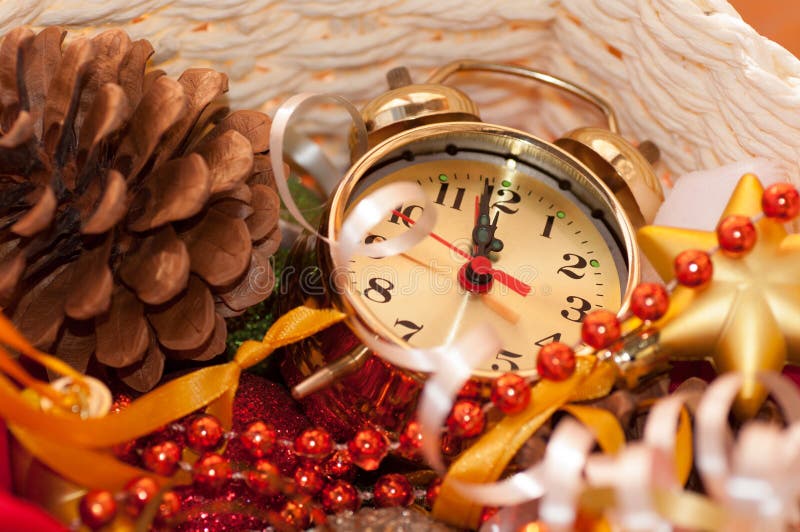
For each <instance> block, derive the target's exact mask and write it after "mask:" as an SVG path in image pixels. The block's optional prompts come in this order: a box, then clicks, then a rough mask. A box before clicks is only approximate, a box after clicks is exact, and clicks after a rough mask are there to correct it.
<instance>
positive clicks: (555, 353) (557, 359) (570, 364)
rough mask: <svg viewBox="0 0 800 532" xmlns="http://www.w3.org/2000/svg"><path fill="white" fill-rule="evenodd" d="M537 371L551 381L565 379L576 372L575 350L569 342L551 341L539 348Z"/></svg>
mask: <svg viewBox="0 0 800 532" xmlns="http://www.w3.org/2000/svg"><path fill="white" fill-rule="evenodd" d="M536 371H538V372H539V376H540V377H541V378H543V379H547V380H549V381H563V380H565V379H568V378H569V377H571V376H572V374H573V373H574V372H575V351H573V350H572V348H571V347H570V346H568V345H567V344H562V343H561V342H551V343H549V344H546V345H545V346H544V347H542V348H541V349H540V350H539V356H538V357H537V358H536Z"/></svg>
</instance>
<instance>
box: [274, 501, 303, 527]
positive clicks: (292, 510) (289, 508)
mask: <svg viewBox="0 0 800 532" xmlns="http://www.w3.org/2000/svg"><path fill="white" fill-rule="evenodd" d="M273 519H275V520H276V521H277V522H276V523H275V527H276V528H277V529H278V530H305V529H307V528H308V527H309V525H310V524H311V514H309V512H308V508H306V506H305V505H304V504H302V503H300V502H297V501H286V504H284V505H283V508H281V511H280V512H278V513H277V514H273Z"/></svg>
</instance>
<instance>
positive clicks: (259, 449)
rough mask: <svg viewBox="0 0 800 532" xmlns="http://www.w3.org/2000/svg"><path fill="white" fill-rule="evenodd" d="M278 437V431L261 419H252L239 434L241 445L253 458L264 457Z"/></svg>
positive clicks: (270, 450)
mask: <svg viewBox="0 0 800 532" xmlns="http://www.w3.org/2000/svg"><path fill="white" fill-rule="evenodd" d="M277 439H278V433H277V432H276V431H275V429H274V428H272V426H271V425H267V424H266V423H264V422H263V421H254V422H253V423H250V424H249V425H247V428H245V429H244V432H242V433H241V434H240V435H239V441H241V442H242V446H243V447H244V448H245V449H247V452H249V453H250V455H251V456H252V457H253V458H264V457H265V456H267V455H268V454H269V453H270V452H272V449H273V448H274V447H275V442H276V440H277Z"/></svg>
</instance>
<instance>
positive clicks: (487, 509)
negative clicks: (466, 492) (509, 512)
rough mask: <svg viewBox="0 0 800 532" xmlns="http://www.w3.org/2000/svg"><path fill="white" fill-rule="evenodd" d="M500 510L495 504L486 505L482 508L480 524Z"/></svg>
mask: <svg viewBox="0 0 800 532" xmlns="http://www.w3.org/2000/svg"><path fill="white" fill-rule="evenodd" d="M499 510H500V508H496V507H494V506H484V507H483V509H482V510H481V517H480V524H483V523H485V522H486V521H488V520H489V519H491V518H492V517H494V516H495V515H497V512H498V511H499Z"/></svg>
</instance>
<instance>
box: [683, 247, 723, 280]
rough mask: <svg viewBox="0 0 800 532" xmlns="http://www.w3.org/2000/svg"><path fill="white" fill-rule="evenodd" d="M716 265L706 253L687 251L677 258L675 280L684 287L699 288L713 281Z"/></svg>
mask: <svg viewBox="0 0 800 532" xmlns="http://www.w3.org/2000/svg"><path fill="white" fill-rule="evenodd" d="M713 273H714V263H712V262H711V257H710V256H709V255H708V253H706V252H705V251H699V250H696V249H687V250H686V251H682V252H681V253H680V254H678V256H677V257H675V278H676V279H677V280H678V282H679V283H680V284H682V285H683V286H688V287H689V288H697V287H700V286H703V285H704V284H706V283H707V282H708V281H710V280H711V276H712V275H713Z"/></svg>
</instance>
